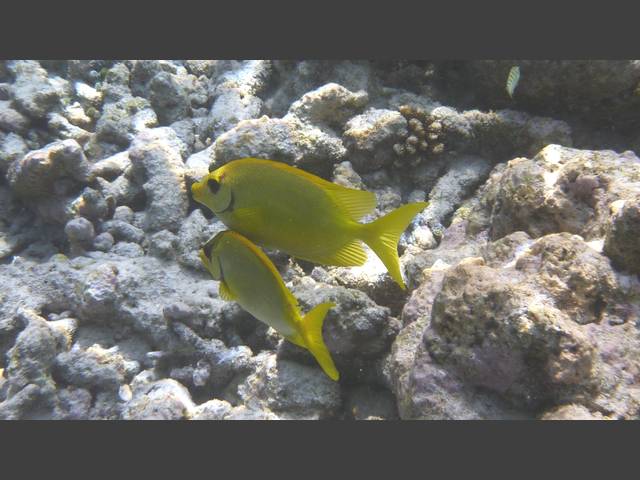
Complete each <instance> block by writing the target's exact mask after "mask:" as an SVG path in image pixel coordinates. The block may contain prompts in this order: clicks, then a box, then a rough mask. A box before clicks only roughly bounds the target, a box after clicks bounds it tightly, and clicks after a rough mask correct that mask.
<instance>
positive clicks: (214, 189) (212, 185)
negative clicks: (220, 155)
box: [207, 178, 220, 195]
mask: <svg viewBox="0 0 640 480" xmlns="http://www.w3.org/2000/svg"><path fill="white" fill-rule="evenodd" d="M207 186H208V187H209V190H210V191H211V193H213V194H214V195H215V194H216V193H218V190H220V183H219V182H218V181H217V180H214V179H213V178H210V179H209V180H207Z"/></svg>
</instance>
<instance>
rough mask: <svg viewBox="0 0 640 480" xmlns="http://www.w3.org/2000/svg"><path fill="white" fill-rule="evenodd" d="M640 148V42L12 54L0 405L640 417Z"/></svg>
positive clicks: (0, 259) (272, 415)
mask: <svg viewBox="0 0 640 480" xmlns="http://www.w3.org/2000/svg"><path fill="white" fill-rule="evenodd" d="M638 152H640V61H638V60H617V61H595V60H591V61H587V60H581V61H558V60H554V61H529V60H517V61H516V60H512V61H506V60H499V61H498V60H483V61H480V60H478V61H437V62H431V61H404V60H397V61H346V60H345V61H310V60H304V61H269V60H238V61H230V60H175V61H169V60H140V61H137V60H126V61H113V60H109V61H105V60H68V61H66V60H64V61H58V60H56V61H52V60H47V61H44V60H43V61H35V60H15V61H0V285H2V288H0V419H174V420H175V419H194V420H231V419H261V420H269V419H274V420H275V419H344V420H350V419H358V420H364V419H369V420H374V419H375V420H378V419H380V420H398V419H545V420H552V419H637V418H639V417H640V330H639V329H640V317H639V315H640V241H639V240H638V239H639V238H640V159H639V158H638ZM243 159H258V160H243Z"/></svg>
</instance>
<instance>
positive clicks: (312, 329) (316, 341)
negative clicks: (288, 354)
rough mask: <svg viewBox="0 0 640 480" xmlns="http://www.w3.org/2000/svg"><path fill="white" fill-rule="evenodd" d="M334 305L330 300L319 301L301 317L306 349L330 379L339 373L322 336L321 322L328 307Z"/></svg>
mask: <svg viewBox="0 0 640 480" xmlns="http://www.w3.org/2000/svg"><path fill="white" fill-rule="evenodd" d="M335 306H336V304H335V303H331V302H327V303H321V304H320V305H317V306H316V307H315V308H314V309H313V310H311V311H309V312H308V313H307V314H306V315H305V316H304V318H303V319H302V328H303V331H304V334H303V336H304V339H305V342H306V343H307V349H308V350H309V351H310V352H311V354H312V355H313V356H314V357H315V359H316V360H317V361H318V363H319V364H320V366H321V367H322V370H324V373H326V374H327V375H328V376H329V378H331V380H338V378H340V374H339V373H338V370H337V369H336V366H335V365H334V363H333V359H332V358H331V354H330V353H329V350H328V349H327V346H326V345H325V343H324V340H323V338H322V324H323V323H324V317H325V316H326V315H327V312H328V311H329V309H330V308H332V307H335Z"/></svg>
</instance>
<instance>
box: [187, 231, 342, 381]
mask: <svg viewBox="0 0 640 480" xmlns="http://www.w3.org/2000/svg"><path fill="white" fill-rule="evenodd" d="M199 253H200V259H201V260H202V263H204V266H205V267H206V268H207V270H208V271H209V273H211V276H212V277H213V278H214V279H215V280H219V281H220V287H219V291H220V297H222V298H223V299H225V300H229V301H236V302H238V303H239V304H240V306H241V307H242V308H244V309H245V310H246V311H247V312H249V313H250V314H251V315H253V316H254V317H256V318H257V319H258V320H260V321H261V322H264V323H266V324H267V325H269V326H271V327H273V328H274V329H275V330H276V331H278V333H280V334H281V335H282V336H283V337H285V338H286V339H287V340H289V341H290V342H291V343H294V344H296V345H298V346H300V347H303V348H306V349H307V350H309V351H310V352H311V354H312V355H313V356H314V357H315V359H316V360H317V361H318V363H319V364H320V366H321V367H322V370H324V372H325V373H326V374H327V375H328V376H329V378H331V379H332V380H338V378H339V374H338V370H337V369H336V366H335V365H334V363H333V360H332V359H331V354H330V353H329V350H328V349H327V346H326V345H325V343H324V340H323V339H322V324H323V323H324V318H325V316H326V314H327V311H328V310H329V309H330V308H331V307H334V306H335V304H334V303H331V302H327V303H321V304H319V305H317V306H316V307H315V308H314V309H313V310H311V311H310V312H308V313H307V314H306V315H305V316H304V317H303V316H302V314H301V312H300V308H299V307H298V302H297V300H296V299H295V297H294V296H293V295H292V294H291V292H290V291H289V289H288V288H287V287H286V286H285V284H284V282H283V281H282V277H281V276H280V274H279V273H278V271H277V270H276V267H275V266H274V265H273V263H272V262H271V260H269V258H268V257H267V256H266V255H265V254H264V253H263V252H262V250H260V249H259V248H258V247H256V246H255V245H254V244H253V243H251V242H250V241H249V240H247V239H246V238H245V237H243V236H242V235H240V234H239V233H236V232H231V231H224V232H220V233H218V234H217V235H216V236H214V237H213V238H211V239H209V240H208V241H207V243H205V244H204V246H203V247H202V249H201V250H200V252H199Z"/></svg>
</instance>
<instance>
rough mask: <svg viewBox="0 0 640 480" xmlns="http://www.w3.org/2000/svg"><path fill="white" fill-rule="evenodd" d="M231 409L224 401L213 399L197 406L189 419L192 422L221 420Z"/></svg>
mask: <svg viewBox="0 0 640 480" xmlns="http://www.w3.org/2000/svg"><path fill="white" fill-rule="evenodd" d="M232 408H233V407H232V406H231V404H230V403H229V402H227V401H225V400H218V399H217V398H214V399H213V400H209V401H208V402H205V403H203V404H201V405H198V406H197V407H196V408H195V410H194V413H193V416H192V417H191V419H192V420H223V419H224V418H225V417H226V416H227V415H228V414H229V413H230V412H231V409H232Z"/></svg>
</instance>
